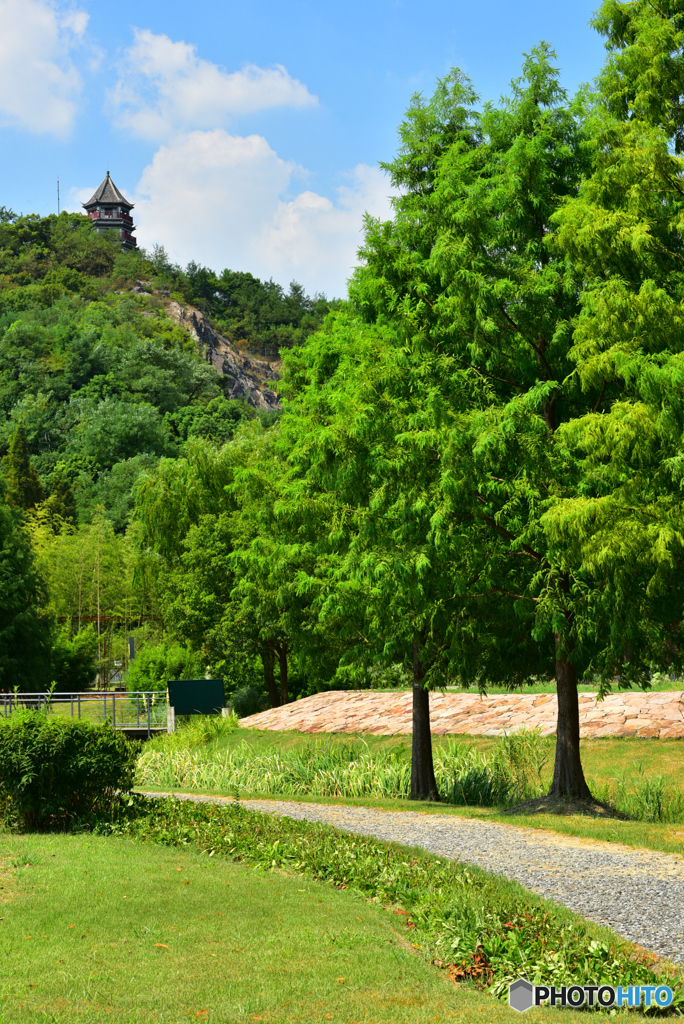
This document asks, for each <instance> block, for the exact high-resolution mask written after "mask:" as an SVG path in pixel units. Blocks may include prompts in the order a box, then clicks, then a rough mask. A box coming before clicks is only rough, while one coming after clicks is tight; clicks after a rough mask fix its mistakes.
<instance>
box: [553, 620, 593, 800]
mask: <svg viewBox="0 0 684 1024" xmlns="http://www.w3.org/2000/svg"><path fill="white" fill-rule="evenodd" d="M556 693H557V694H558V724H557V726H556V762H555V764H554V768H553V782H552V783H551V789H550V790H549V796H554V797H572V798H574V799H575V800H591V799H592V796H591V792H590V791H589V787H588V786H587V783H586V781H585V778H584V772H583V770H582V761H581V759H580V729H579V702H578V699H577V676H576V674H575V666H574V665H573V664H571V662H569V661H568V659H567V651H563V649H562V646H561V638H560V636H559V634H558V633H556Z"/></svg>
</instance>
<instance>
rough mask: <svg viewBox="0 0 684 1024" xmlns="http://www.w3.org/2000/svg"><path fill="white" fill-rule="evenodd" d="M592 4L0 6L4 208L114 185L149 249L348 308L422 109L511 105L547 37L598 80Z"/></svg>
mask: <svg viewBox="0 0 684 1024" xmlns="http://www.w3.org/2000/svg"><path fill="white" fill-rule="evenodd" d="M597 3H598V0H590V2H585V0H575V2H574V3H572V4H568V3H565V4H552V3H549V2H548V0H544V2H542V0H528V2H526V3H524V4H522V5H519V4H512V3H510V0H508V2H505V0H480V2H479V3H473V2H472V0H470V2H464V0H451V2H444V0H421V2H417V0H403V2H402V0H344V2H339V0H338V2H335V3H332V2H328V0H318V2H316V3H313V2H292V0H278V2H275V0H249V2H244V0H243V2H242V3H236V2H233V0H195V2H194V3H191V2H188V0H182V2H180V0H165V2H164V3H161V2H158V0H137V2H135V3H134V2H132V0H120V2H117V3H109V2H102V0H99V2H87V0H81V2H79V0H74V3H61V2H57V0H0V25H1V26H2V32H1V33H0V205H3V204H4V205H6V206H9V207H11V208H12V209H14V210H16V211H17V212H24V213H28V212H35V213H40V214H46V213H49V212H51V211H52V210H54V209H55V208H56V179H57V177H58V176H59V178H60V182H61V194H62V202H63V205H65V206H66V207H67V208H69V209H78V208H79V203H80V201H82V200H83V199H84V198H88V197H89V195H90V193H91V192H92V191H93V189H94V188H95V187H96V186H97V185H98V184H99V183H100V181H101V180H102V178H103V177H104V174H105V171H106V170H107V169H108V168H109V170H110V171H111V173H112V177H113V178H114V181H115V182H116V184H117V185H118V186H119V188H120V189H121V190H122V191H123V192H124V193H125V194H127V195H128V197H129V198H130V199H131V200H132V201H134V202H135V204H136V208H135V211H134V213H135V215H136V221H137V224H138V230H137V236H138V241H139V244H141V245H143V246H145V247H151V246H152V245H153V244H155V243H159V244H163V245H164V246H165V247H166V249H167V250H168V252H169V253H170V255H171V256H172V258H173V259H174V260H177V261H178V262H180V263H181V264H185V263H187V262H188V261H189V260H191V259H195V260H196V261H198V262H200V263H204V264H205V265H208V266H211V267H213V268H214V269H217V270H221V269H223V268H224V267H230V268H232V269H236V270H250V271H252V272H253V273H255V274H257V275H259V276H261V277H266V278H268V277H273V278H274V279H275V280H276V281H279V282H281V283H282V284H284V285H287V284H288V283H289V282H290V280H292V279H297V280H299V281H300V282H301V283H302V284H303V285H304V286H305V288H306V289H307V291H309V292H314V291H317V290H322V291H325V292H326V293H327V294H329V295H332V294H335V295H340V294H343V293H344V290H345V281H346V279H347V277H348V275H349V272H350V269H351V267H352V266H353V264H354V260H355V252H356V249H357V247H358V245H359V243H360V240H361V234H360V230H361V224H362V216H363V212H364V210H368V211H369V212H371V213H373V214H374V215H377V216H382V215H385V214H386V213H387V212H388V209H389V207H388V197H389V192H390V190H389V185H388V182H387V179H386V178H385V177H384V175H383V174H382V173H381V172H380V171H379V169H378V162H379V161H381V160H389V159H391V157H392V155H393V153H394V151H395V148H396V129H397V125H398V124H399V123H400V121H401V119H402V115H403V112H404V110H405V108H406V106H407V104H408V102H409V100H410V97H411V95H412V93H414V92H416V91H421V92H423V93H425V94H427V95H429V94H430V92H431V91H432V88H433V86H434V82H435V80H436V79H437V78H438V77H439V76H441V75H444V74H446V73H447V72H448V71H449V69H450V68H451V67H454V66H457V67H460V68H462V69H463V70H464V71H465V72H466V73H467V74H468V75H469V76H470V77H471V79H472V80H473V83H474V85H475V87H476V89H477V90H478V92H479V93H480V95H481V96H482V97H483V99H497V98H498V97H499V96H500V95H501V94H502V93H503V92H505V91H506V89H507V86H508V83H509V81H510V79H511V78H512V77H514V76H515V75H517V74H518V72H519V68H520V63H521V54H522V53H523V52H524V51H526V50H529V48H530V47H532V46H533V45H534V44H535V43H536V42H538V41H539V40H540V39H545V40H547V41H548V42H550V43H551V44H552V45H553V46H554V47H555V49H556V52H557V54H558V63H559V66H560V68H561V70H562V76H563V82H564V84H565V86H566V88H567V89H568V90H569V91H571V92H572V91H573V90H574V89H575V88H576V87H577V85H578V84H579V83H581V82H583V81H588V80H590V79H591V78H593V77H594V75H595V74H596V72H597V71H598V69H599V67H600V65H601V63H602V61H603V55H604V50H603V43H602V40H601V39H600V37H599V36H598V35H597V34H596V33H595V32H594V31H593V30H592V29H591V28H590V27H589V25H588V22H589V19H590V17H591V15H592V12H593V10H594V9H595V7H596V6H597Z"/></svg>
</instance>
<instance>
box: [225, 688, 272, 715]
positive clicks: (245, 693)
mask: <svg viewBox="0 0 684 1024" xmlns="http://www.w3.org/2000/svg"><path fill="white" fill-rule="evenodd" d="M230 706H231V708H232V710H233V711H234V712H235V714H236V715H237V716H238V718H248V717H249V715H256V714H258V713H259V711H263V710H264V709H265V708H267V707H268V698H267V696H266V694H265V693H263V692H262V691H261V690H260V689H259V687H258V686H241V687H240V689H239V690H236V691H235V693H233V694H231V697H230Z"/></svg>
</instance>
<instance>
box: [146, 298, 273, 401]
mask: <svg viewBox="0 0 684 1024" xmlns="http://www.w3.org/2000/svg"><path fill="white" fill-rule="evenodd" d="M166 313H167V314H168V316H170V317H171V319H172V320H174V321H175V322H176V323H177V324H178V325H179V326H180V327H182V328H184V330H186V331H187V332H188V333H189V334H191V335H192V337H193V338H194V339H195V340H196V341H197V344H198V346H199V347H200V349H201V351H202V352H203V354H204V357H205V359H206V360H207V362H208V363H211V365H212V366H213V367H215V369H216V370H217V372H218V373H220V374H222V375H223V376H226V377H230V378H231V383H230V388H229V395H230V397H231V398H243V399H245V401H247V402H249V404H250V405H251V406H253V407H254V408H255V409H260V410H262V411H264V412H268V411H269V410H271V409H279V408H280V401H279V399H278V394H277V392H276V391H275V390H274V389H273V386H272V385H273V384H275V382H276V381H278V380H279V377H280V375H279V373H278V370H277V369H276V368H275V367H274V366H273V365H272V364H271V363H269V362H268V360H266V359H258V358H256V357H255V356H247V355H244V354H243V353H242V352H240V350H239V349H237V348H236V347H235V345H233V344H232V342H230V341H228V339H227V338H224V337H223V335H221V334H219V333H218V331H216V330H214V328H213V327H212V326H211V324H210V323H209V321H208V320H207V318H206V317H205V316H204V314H203V313H200V311H199V310H198V309H195V308H194V306H181V305H180V303H178V302H169V304H168V305H167V306H166Z"/></svg>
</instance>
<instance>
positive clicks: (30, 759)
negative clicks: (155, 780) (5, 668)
mask: <svg viewBox="0 0 684 1024" xmlns="http://www.w3.org/2000/svg"><path fill="white" fill-rule="evenodd" d="M137 753H138V749H137V745H136V744H134V743H130V742H129V741H128V740H126V738H125V737H124V736H123V735H122V734H121V733H119V732H115V731H114V729H112V728H110V727H109V726H98V725H91V724H89V723H88V722H79V721H76V720H68V721H63V720H59V719H55V718H51V717H50V716H48V715H46V714H45V713H44V712H39V711H16V712H15V713H14V714H12V715H10V716H9V717H7V718H0V801H1V802H2V805H3V810H4V811H5V812H6V813H7V814H8V815H9V816H10V818H16V819H17V821H18V823H19V824H20V825H21V827H22V828H25V829H35V828H45V827H58V828H64V827H65V826H68V825H71V824H73V823H74V822H75V821H77V820H79V819H87V818H89V817H91V816H92V815H93V814H103V813H106V812H107V811H108V810H110V808H111V806H112V804H113V802H114V801H115V800H116V799H117V794H118V793H119V792H127V791H128V790H130V788H131V786H132V785H133V771H134V767H135V759H136V756H137Z"/></svg>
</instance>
